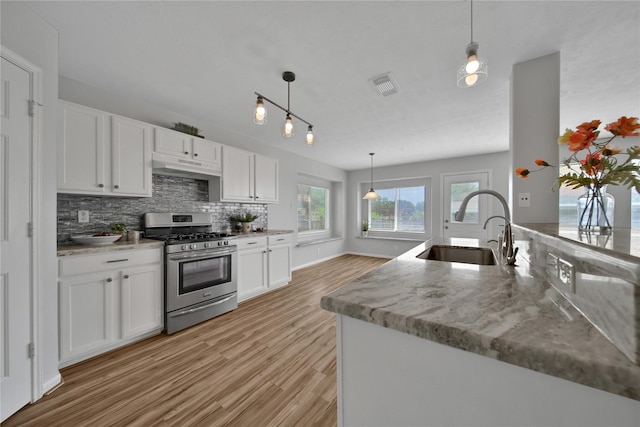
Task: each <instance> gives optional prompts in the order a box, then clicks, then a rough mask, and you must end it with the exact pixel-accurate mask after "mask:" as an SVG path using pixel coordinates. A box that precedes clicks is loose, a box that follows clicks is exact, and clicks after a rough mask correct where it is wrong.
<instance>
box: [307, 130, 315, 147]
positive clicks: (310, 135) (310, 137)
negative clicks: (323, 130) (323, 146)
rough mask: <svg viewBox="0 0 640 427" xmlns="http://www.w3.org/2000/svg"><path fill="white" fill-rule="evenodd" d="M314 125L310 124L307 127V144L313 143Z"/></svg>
mask: <svg viewBox="0 0 640 427" xmlns="http://www.w3.org/2000/svg"><path fill="white" fill-rule="evenodd" d="M313 139H314V137H313V126H309V128H308V129H307V145H313V142H314V141H313Z"/></svg>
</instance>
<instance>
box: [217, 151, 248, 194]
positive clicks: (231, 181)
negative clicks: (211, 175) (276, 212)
mask: <svg viewBox="0 0 640 427" xmlns="http://www.w3.org/2000/svg"><path fill="white" fill-rule="evenodd" d="M253 160H254V155H253V153H251V152H249V151H245V150H239V149H237V148H233V147H229V146H224V147H223V148H222V179H221V186H222V196H221V200H222V201H225V202H252V201H253V196H254V194H253V193H254V188H253V182H254V180H253V179H254V178H253Z"/></svg>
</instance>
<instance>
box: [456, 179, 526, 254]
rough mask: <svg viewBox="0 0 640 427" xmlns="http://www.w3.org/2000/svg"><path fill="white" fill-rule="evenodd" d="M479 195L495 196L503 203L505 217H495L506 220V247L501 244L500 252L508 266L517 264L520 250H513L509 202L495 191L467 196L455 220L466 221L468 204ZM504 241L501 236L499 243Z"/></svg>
mask: <svg viewBox="0 0 640 427" xmlns="http://www.w3.org/2000/svg"><path fill="white" fill-rule="evenodd" d="M478 194H489V195H491V196H494V197H495V198H496V199H498V200H499V201H500V203H502V209H503V210H504V215H503V216H500V215H496V216H495V217H500V218H503V219H504V247H503V246H502V243H499V248H498V250H499V251H500V255H501V256H502V258H503V259H504V260H505V262H506V263H507V264H508V265H514V264H515V263H516V254H517V253H518V248H515V250H514V248H513V233H512V232H511V211H510V210H509V205H508V204H507V201H506V200H505V198H504V197H502V195H501V194H500V193H498V192H497V191H494V190H478V191H473V192H471V193H469V194H467V196H466V197H465V198H464V199H463V200H462V203H461V204H460V209H459V210H458V212H456V216H455V220H456V221H458V222H462V221H463V220H464V214H465V212H466V210H467V204H468V203H469V200H470V199H471V198H472V197H475V196H477V195H478ZM491 218H494V217H490V218H489V219H487V221H486V222H485V223H484V228H486V227H487V222H489V220H490V219H491ZM502 240H503V239H502V236H500V237H499V240H498V241H499V242H502Z"/></svg>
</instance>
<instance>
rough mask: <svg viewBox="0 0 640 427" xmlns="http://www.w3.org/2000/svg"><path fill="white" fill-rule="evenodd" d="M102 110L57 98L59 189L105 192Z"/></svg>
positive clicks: (107, 184) (105, 169) (89, 192)
mask: <svg viewBox="0 0 640 427" xmlns="http://www.w3.org/2000/svg"><path fill="white" fill-rule="evenodd" d="M104 122H105V114H104V113H102V112H101V111H98V110H94V109H92V108H87V107H83V106H81V105H76V104H71V103H68V102H64V101H60V109H59V120H58V191H60V192H62V193H82V194H104V193H105V192H107V191H108V186H109V184H110V183H109V182H107V180H106V176H105V173H107V171H108V169H107V168H108V157H107V152H106V148H105V144H106V142H105V135H104V133H105V124H104Z"/></svg>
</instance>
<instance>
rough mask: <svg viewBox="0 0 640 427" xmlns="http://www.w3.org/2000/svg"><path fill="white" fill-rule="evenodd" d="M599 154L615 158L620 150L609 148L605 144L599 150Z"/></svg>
mask: <svg viewBox="0 0 640 427" xmlns="http://www.w3.org/2000/svg"><path fill="white" fill-rule="evenodd" d="M600 152H601V153H602V155H603V156H615V155H616V154H620V153H621V152H622V150H621V149H620V148H617V147H611V146H610V145H608V144H607V145H605V146H604V147H602V150H600Z"/></svg>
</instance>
